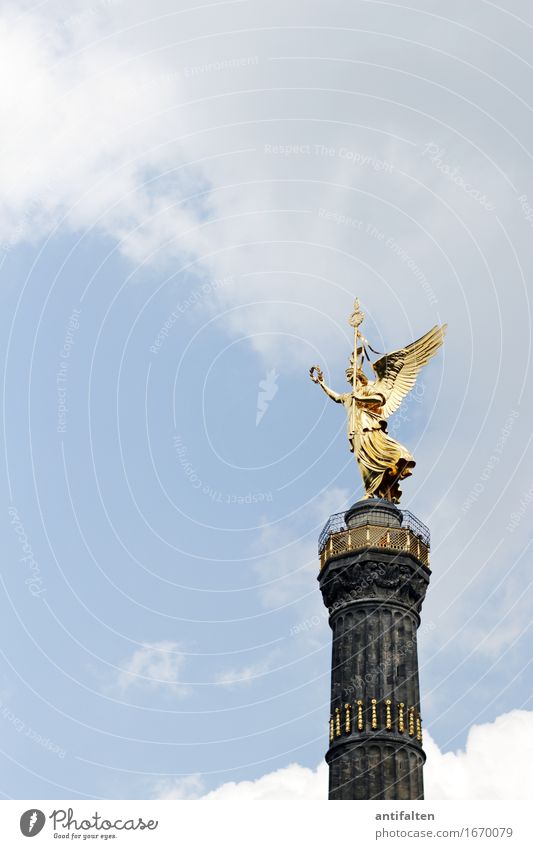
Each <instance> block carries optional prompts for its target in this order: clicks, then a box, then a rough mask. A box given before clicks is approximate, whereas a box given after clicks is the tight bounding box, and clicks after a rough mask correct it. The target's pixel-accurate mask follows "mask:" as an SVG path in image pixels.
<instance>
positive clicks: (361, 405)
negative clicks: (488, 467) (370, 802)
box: [310, 301, 446, 799]
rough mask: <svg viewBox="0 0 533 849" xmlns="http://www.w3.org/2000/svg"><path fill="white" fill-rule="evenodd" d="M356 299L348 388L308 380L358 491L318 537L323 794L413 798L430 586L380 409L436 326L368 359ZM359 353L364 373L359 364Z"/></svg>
mask: <svg viewBox="0 0 533 849" xmlns="http://www.w3.org/2000/svg"><path fill="white" fill-rule="evenodd" d="M363 320H364V315H363V313H362V312H361V311H360V308H359V302H358V301H356V302H355V306H354V311H353V313H352V315H351V317H350V324H351V326H352V327H353V328H354V350H353V354H352V356H351V360H350V366H349V368H348V369H347V371H346V377H347V380H348V382H349V383H350V391H349V392H345V393H338V392H334V391H333V390H332V389H330V388H329V387H328V386H326V384H325V383H324V378H323V374H322V371H321V370H320V368H319V367H318V366H313V367H312V368H311V369H310V375H311V379H312V380H313V381H314V382H315V383H318V385H319V386H321V387H322V389H323V390H324V392H325V393H326V395H327V396H328V397H329V398H331V399H332V400H333V401H335V402H336V403H338V404H342V405H343V406H344V408H345V410H346V414H347V430H348V441H349V444H350V451H352V452H353V453H354V455H355V458H356V460H357V463H358V466H359V470H360V472H361V476H362V479H363V484H364V488H365V496H364V498H363V499H362V500H361V501H358V502H356V503H355V504H353V505H352V507H350V508H349V510H347V511H346V512H344V513H338V514H335V515H334V516H331V517H330V519H329V521H328V522H327V524H326V526H325V528H324V530H323V531H322V533H321V535H320V539H319V556H320V574H319V577H318V580H319V584H320V589H321V592H322V597H323V599H324V604H325V605H326V607H327V608H328V610H329V614H330V617H329V622H330V626H331V629H332V631H333V654H332V668H331V714H330V720H329V750H328V752H327V755H326V760H327V762H328V764H329V798H330V799H423V798H424V785H423V777H422V768H423V764H424V761H425V754H424V751H423V749H422V717H421V713H420V692H419V682H418V656H417V645H416V632H417V628H418V626H419V625H420V611H421V608H422V603H423V601H424V597H425V594H426V590H427V587H428V584H429V577H430V568H429V531H428V529H427V528H426V527H425V526H424V525H423V524H422V523H421V522H420V521H419V520H418V519H417V518H416V517H415V516H413V514H412V513H410V512H409V511H407V510H400V509H399V508H398V507H397V506H396V505H397V504H398V503H399V501H400V497H401V490H400V481H401V480H403V479H404V478H406V477H408V476H409V475H411V474H412V470H413V468H414V466H415V460H414V458H413V456H412V454H411V453H410V452H409V451H408V450H407V448H405V447H404V446H403V445H401V444H400V443H399V442H397V441H396V440H394V439H392V437H391V436H389V434H388V433H387V418H388V417H389V416H390V415H391V414H392V413H394V411H395V410H397V409H398V407H399V406H400V404H401V402H402V400H403V398H405V396H406V395H407V394H408V393H409V392H410V391H411V389H412V388H413V387H414V385H415V382H416V378H417V375H418V373H419V371H420V369H421V368H422V367H423V366H424V365H426V363H427V362H429V360H430V359H431V357H432V356H433V355H434V354H435V353H436V352H437V350H438V349H439V348H440V346H441V345H442V343H443V340H444V334H445V332H446V326H445V325H444V326H442V327H438V326H435V327H434V328H433V329H432V330H430V331H429V332H428V333H426V334H425V336H422V337H421V338H420V339H418V341H416V342H413V343H412V344H411V345H408V346H407V347H405V348H401V349H400V350H398V351H393V352H392V353H390V354H386V355H385V356H381V357H380V359H378V360H377V361H375V362H372V361H371V359H370V356H369V353H368V351H369V350H372V351H373V348H371V346H370V345H369V343H368V342H367V340H366V339H365V338H364V336H363V335H362V334H361V332H360V330H359V328H360V326H361V324H362V322H363ZM365 359H366V360H367V361H368V362H369V363H370V366H371V368H372V370H373V372H374V374H375V379H374V380H369V379H368V377H367V375H366V374H365V373H364V370H363V365H364V361H365Z"/></svg>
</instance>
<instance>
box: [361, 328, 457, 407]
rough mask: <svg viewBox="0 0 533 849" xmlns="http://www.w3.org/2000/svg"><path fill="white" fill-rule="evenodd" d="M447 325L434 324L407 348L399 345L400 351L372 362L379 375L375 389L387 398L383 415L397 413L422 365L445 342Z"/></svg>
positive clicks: (375, 382)
mask: <svg viewBox="0 0 533 849" xmlns="http://www.w3.org/2000/svg"><path fill="white" fill-rule="evenodd" d="M447 327H448V325H447V324H443V325H442V327H439V326H438V325H435V327H433V328H432V329H431V330H430V331H429V332H428V333H426V335H425V336H422V337H421V338H420V339H417V341H416V342H412V343H411V344H410V345H407V347H406V348H400V350H399V351H393V352H392V353H391V354H385V356H384V357H381V359H379V360H376V362H375V363H372V368H373V369H374V371H375V373H376V377H377V380H375V381H374V389H375V390H376V392H381V394H382V395H383V396H384V398H385V405H384V407H383V410H382V414H383V416H384V418H387V417H388V416H390V415H391V413H394V411H395V410H397V409H398V407H399V406H400V404H401V403H402V400H403V399H404V398H405V396H406V395H407V394H408V393H409V392H410V391H411V389H412V388H413V386H414V385H415V382H416V378H417V376H418V372H419V371H420V369H421V368H422V366H425V365H426V363H428V362H429V361H430V359H431V357H432V356H433V355H434V354H436V353H437V351H438V349H439V348H440V346H441V345H442V343H443V342H444V334H445V333H446V329H447Z"/></svg>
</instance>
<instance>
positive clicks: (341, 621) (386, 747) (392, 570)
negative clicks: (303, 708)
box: [319, 500, 430, 799]
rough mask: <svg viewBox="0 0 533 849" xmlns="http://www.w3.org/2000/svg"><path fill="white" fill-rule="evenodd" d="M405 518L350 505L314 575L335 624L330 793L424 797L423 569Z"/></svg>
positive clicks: (393, 511) (368, 504)
mask: <svg viewBox="0 0 533 849" xmlns="http://www.w3.org/2000/svg"><path fill="white" fill-rule="evenodd" d="M402 518H403V515H402V512H401V511H400V510H399V509H398V508H397V507H395V506H394V505H392V504H389V503H388V502H382V501H376V500H368V501H363V502H359V503H357V504H355V505H354V506H353V507H352V508H350V510H349V511H348V512H347V513H346V515H345V523H346V524H345V527H344V530H343V531H341V532H340V533H337V534H335V537H336V538H335V539H334V542H335V543H336V546H335V547H334V546H332V547H331V553H327V554H326V556H325V560H323V562H324V566H323V568H322V570H321V573H320V575H319V582H320V589H321V591H322V596H323V599H324V603H325V605H326V606H327V607H328V609H329V612H330V620H329V621H330V625H331V629H332V631H333V653H332V669H331V717H330V746H329V751H328V753H327V755H326V760H327V762H328V764H329V776H330V783H329V798H330V799H423V798H424V787H423V777H422V767H423V764H424V761H425V755H424V752H423V749H422V728H421V715H420V691H419V682H418V656H417V645H416V631H417V628H418V626H419V624H420V610H421V607H422V602H423V600H424V597H425V593H426V589H427V586H428V583H429V576H430V571H429V568H428V566H427V565H424V563H423V559H424V558H423V557H422V555H421V554H420V546H419V543H420V540H419V538H418V537H416V536H414V535H412V534H409V533H408V532H407V531H406V530H403V529H402V530H396V529H401V528H402ZM413 518H414V517H413ZM350 529H354V530H353V531H352V534H351V535H350V538H349V544H348V537H347V534H348V530H350ZM355 529H358V530H355ZM363 529H367V530H366V531H365V530H363ZM343 534H344V536H343ZM365 536H366V539H365V544H364V547H363V545H361V539H362V538H363V537H365ZM369 543H370V544H369ZM343 548H344V549H346V548H348V550H342V549H343ZM402 548H403V549H404V550H400V549H402ZM336 549H341V553H336ZM413 551H416V552H417V553H418V554H419V555H420V558H419V557H418V556H415V554H414V553H412V552H413ZM425 553H426V554H427V548H426V549H425ZM426 559H427V558H426Z"/></svg>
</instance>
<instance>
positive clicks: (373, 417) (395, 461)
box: [342, 386, 415, 502]
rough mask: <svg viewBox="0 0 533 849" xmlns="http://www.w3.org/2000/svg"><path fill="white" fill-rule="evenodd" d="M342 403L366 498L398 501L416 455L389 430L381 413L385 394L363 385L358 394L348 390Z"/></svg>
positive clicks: (351, 447) (349, 438)
mask: <svg viewBox="0 0 533 849" xmlns="http://www.w3.org/2000/svg"><path fill="white" fill-rule="evenodd" d="M342 403H343V404H344V407H345V409H346V412H347V414H348V415H347V418H348V422H347V429H348V440H349V442H350V450H351V451H353V453H354V454H355V457H356V459H357V463H358V465H359V469H360V472H361V476H362V478H363V483H364V486H365V490H366V496H365V497H366V498H372V497H373V496H376V497H378V498H388V499H390V500H392V501H395V502H398V501H399V500H400V495H401V490H400V487H399V481H400V480H402V479H403V478H406V477H408V476H409V475H410V474H411V470H412V469H413V467H414V466H415V460H414V457H413V455H412V454H411V453H410V452H409V451H408V450H407V448H405V446H403V445H401V444H400V443H399V442H396V440H395V439H392V437H391V436H389V434H388V433H387V422H386V419H384V418H383V417H382V416H381V413H380V411H381V409H382V408H383V405H384V403H385V399H384V397H383V395H380V394H378V393H376V392H375V391H373V388H372V386H359V387H358V389H357V393H356V394H355V396H354V394H353V393H351V392H348V393H346V394H345V395H343V396H342Z"/></svg>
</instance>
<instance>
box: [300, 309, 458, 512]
mask: <svg viewBox="0 0 533 849" xmlns="http://www.w3.org/2000/svg"><path fill="white" fill-rule="evenodd" d="M364 317H365V316H364V314H363V313H362V312H361V310H360V309H359V301H358V300H356V301H355V305H354V311H353V313H352V315H351V316H350V319H349V321H350V325H351V326H352V327H353V328H354V332H355V337H354V350H353V354H352V356H351V358H350V367H349V368H348V369H346V378H347V380H348V383H350V384H351V387H352V389H351V391H350V392H344V393H339V392H334V391H333V390H332V389H330V388H329V386H326V384H325V383H324V377H323V374H322V371H321V370H320V368H319V367H318V366H313V367H312V368H311V369H310V370H309V374H310V375H311V380H313V381H314V382H315V383H318V384H319V386H321V387H322V389H323V390H324V392H325V393H326V395H327V396H328V397H329V398H332V399H333V401H336V402H337V404H344V407H345V409H346V413H347V418H348V422H347V424H348V440H349V443H350V451H352V452H353V453H354V454H355V457H356V459H357V463H358V465H359V470H360V472H361V476H362V478H363V483H364V486H365V491H366V494H365V496H364V497H365V498H373V497H376V498H385V499H387V501H392V502H394V503H395V504H397V503H398V502H399V500H400V497H401V494H402V493H401V490H400V481H401V480H403V478H407V477H409V475H410V474H411V473H412V471H411V470H412V469H413V468H414V466H415V460H414V458H413V455H412V454H411V453H410V452H409V451H408V450H407V448H405V447H404V446H403V445H401V444H400V443H399V442H396V440H395V439H392V437H390V436H389V434H388V433H387V418H388V417H389V416H390V415H391V414H392V413H394V411H395V410H397V409H398V407H399V406H400V404H401V402H402V400H403V399H404V398H405V396H406V395H407V394H408V393H409V392H410V391H411V389H412V388H413V386H414V385H415V382H416V378H417V376H418V372H419V371H420V369H421V368H422V366H425V365H426V363H428V362H429V360H430V359H431V357H432V356H433V355H434V354H436V352H437V351H438V349H439V348H440V346H441V345H442V343H443V341H444V334H445V333H446V328H447V325H446V324H444V325H443V326H442V327H439V326H438V325H435V327H433V328H432V329H431V330H430V331H429V332H428V333H426V335H425V336H422V337H421V338H420V339H418V340H417V341H416V342H412V343H411V344H410V345H408V346H407V347H406V348H400V349H399V350H398V351H393V352H392V353H390V354H385V356H382V357H381V358H380V359H379V360H376V362H374V363H373V362H371V360H370V357H369V355H368V351H367V348H370V350H371V351H374V349H373V348H372V347H371V346H370V345H369V343H368V342H367V340H366V339H365V338H364V336H363V335H362V334H361V333H360V332H359V326H360V325H361V324H362V322H363V320H364ZM358 342H360V346H359V345H358ZM374 353H377V351H374ZM365 357H366V359H367V360H368V362H369V363H370V365H371V366H372V369H373V370H374V373H375V375H376V379H375V380H372V381H369V380H368V378H367V376H366V374H365V373H364V371H363V363H364V360H365ZM315 372H316V375H315Z"/></svg>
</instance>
